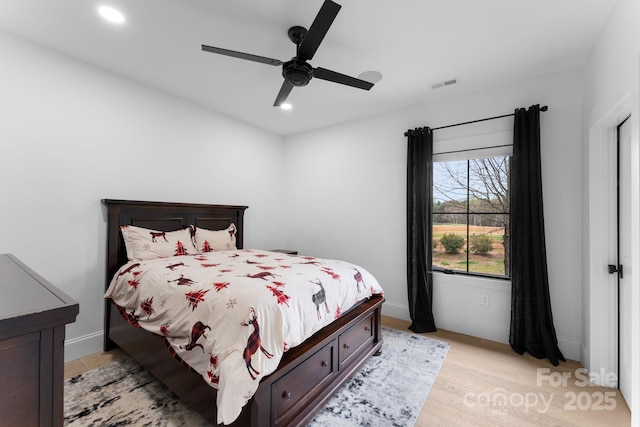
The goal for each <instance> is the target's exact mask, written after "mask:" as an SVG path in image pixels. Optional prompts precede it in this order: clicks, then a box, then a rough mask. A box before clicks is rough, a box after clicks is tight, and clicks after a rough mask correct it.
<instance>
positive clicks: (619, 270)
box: [609, 264, 623, 279]
mask: <svg viewBox="0 0 640 427" xmlns="http://www.w3.org/2000/svg"><path fill="white" fill-rule="evenodd" d="M615 273H618V277H620V278H621V279H622V278H623V277H622V264H620V265H618V266H617V267H616V266H615V265H613V264H609V274H615Z"/></svg>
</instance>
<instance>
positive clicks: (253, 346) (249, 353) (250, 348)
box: [241, 307, 273, 380]
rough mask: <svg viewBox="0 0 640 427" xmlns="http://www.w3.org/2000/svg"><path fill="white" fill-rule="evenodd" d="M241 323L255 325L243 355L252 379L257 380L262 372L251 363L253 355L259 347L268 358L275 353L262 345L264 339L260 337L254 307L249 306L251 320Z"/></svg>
mask: <svg viewBox="0 0 640 427" xmlns="http://www.w3.org/2000/svg"><path fill="white" fill-rule="evenodd" d="M241 325H242V326H249V325H253V332H252V333H251V335H249V338H248V339H247V346H246V347H245V348H244V352H243V355H244V362H245V363H246V365H247V372H249V375H251V379H252V380H255V379H256V375H260V372H259V371H257V370H256V369H255V368H254V367H253V366H252V365H251V358H252V357H253V355H254V354H255V353H256V352H257V351H258V349H260V351H262V353H263V354H264V355H265V356H267V359H271V358H272V357H273V354H271V353H269V352H268V351H267V350H265V349H264V347H262V340H261V339H260V325H258V317H257V316H256V311H255V310H254V309H253V307H249V321H248V322H247V323H245V322H242V323H241ZM254 374H255V375H254Z"/></svg>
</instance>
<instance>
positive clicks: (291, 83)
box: [202, 0, 374, 107]
mask: <svg viewBox="0 0 640 427" xmlns="http://www.w3.org/2000/svg"><path fill="white" fill-rule="evenodd" d="M340 8H341V6H340V5H339V4H337V3H335V2H333V1H331V0H325V2H324V3H323V5H322V7H321V8H320V11H319V12H318V15H317V16H316V18H315V19H314V20H313V23H312V24H311V27H309V30H307V29H306V28H304V27H301V26H298V25H296V26H293V27H291V28H289V30H288V32H287V34H288V36H289V40H291V41H292V42H293V43H294V44H295V45H296V56H294V57H293V58H292V59H291V60H289V61H286V62H285V61H280V60H278V59H273V58H267V57H264V56H258V55H253V54H250V53H244V52H237V51H234V50H229V49H223V48H219V47H214V46H207V45H202V50H203V51H205V52H211V53H217V54H220V55H226V56H231V57H234V58H239V59H245V60H247V61H254V62H259V63H262V64H266V65H273V66H280V65H281V66H282V77H283V78H284V81H283V82H282V86H281V87H280V91H279V92H278V95H277V96H276V101H275V102H274V104H273V106H274V107H279V106H280V105H281V104H283V103H284V101H285V100H286V99H287V97H288V96H289V93H291V90H292V89H293V88H294V87H302V86H306V85H307V84H309V82H310V81H311V79H312V78H314V77H315V78H317V79H321V80H326V81H330V82H333V83H338V84H342V85H345V86H351V87H355V88H358V89H364V90H369V89H371V88H372V87H373V85H374V84H373V83H371V82H368V81H365V80H362V79H359V78H355V77H350V76H347V75H345V74H341V73H338V72H335V71H331V70H327V69H325V68H320V67H317V68H313V67H312V66H311V65H310V64H309V63H308V62H307V61H309V60H311V59H312V58H313V55H315V53H316V51H317V50H318V47H319V46H320V43H321V42H322V40H323V39H324V36H325V35H326V34H327V31H329V27H331V24H332V23H333V20H334V19H335V18H336V16H337V15H338V12H339V11H340Z"/></svg>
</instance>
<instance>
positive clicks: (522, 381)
mask: <svg viewBox="0 0 640 427" xmlns="http://www.w3.org/2000/svg"><path fill="white" fill-rule="evenodd" d="M382 324H383V325H385V326H387V327H390V328H396V329H400V330H404V331H407V332H409V331H408V330H407V327H408V326H409V322H406V321H404V320H398V319H394V318H392V317H387V316H382ZM422 335H425V336H428V337H431V338H435V339H439V340H441V341H446V342H448V343H450V345H451V346H450V348H449V352H448V354H447V357H446V358H445V361H444V364H443V365H442V368H441V369H440V373H439V374H438V377H437V378H436V381H435V383H434V385H433V388H432V389H431V393H430V394H429V397H428V399H427V402H426V403H425V405H424V407H423V408H422V413H421V414H420V417H419V418H418V421H417V423H416V426H417V427H427V426H428V427H433V426H448V427H449V426H469V427H481V426H509V427H513V426H518V427H520V426H532V427H533V426H535V427H538V426H579V427H587V426H593V427H595V426H608V427H623V426H629V425H630V424H631V413H630V411H629V408H628V406H627V404H626V403H625V401H624V398H623V397H622V395H621V394H620V392H619V391H618V390H615V389H610V388H604V387H596V386H588V385H586V384H584V383H585V381H584V380H583V378H584V376H583V374H582V371H580V370H579V369H580V368H581V367H580V364H579V363H578V362H575V361H568V362H566V363H561V364H560V366H557V367H554V366H552V365H551V364H550V363H549V361H548V360H538V359H535V358H533V357H531V356H529V355H527V354H525V355H524V356H520V355H518V354H516V353H514V352H513V350H511V348H510V347H509V346H508V345H506V344H500V343H496V342H492V341H487V340H483V339H480V338H474V337H470V336H467V335H462V334H458V333H454V332H448V331H443V330H440V331H438V332H435V333H429V334H422ZM122 357H124V354H123V353H122V352H121V351H119V350H115V351H112V352H108V353H95V354H92V355H89V356H86V357H84V358H82V359H78V360H74V361H71V362H69V363H67V364H65V378H69V377H72V376H74V375H78V374H81V373H83V372H86V371H89V370H91V369H94V368H97V367H99V366H101V365H104V364H106V363H109V362H111V361H113V360H116V359H118V358H122ZM563 378H564V380H563ZM563 383H564V384H563ZM410 386H411V384H407V387H410Z"/></svg>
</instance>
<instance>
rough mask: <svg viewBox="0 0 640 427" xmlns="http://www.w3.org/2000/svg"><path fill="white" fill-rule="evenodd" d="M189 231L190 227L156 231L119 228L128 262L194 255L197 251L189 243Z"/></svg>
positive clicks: (129, 227) (131, 227) (130, 227)
mask: <svg viewBox="0 0 640 427" xmlns="http://www.w3.org/2000/svg"><path fill="white" fill-rule="evenodd" d="M191 230H192V229H191V227H189V228H185V229H182V230H176V231H158V230H151V229H148V228H142V227H136V226H134V225H123V226H120V232H121V233H122V237H123V238H124V244H125V246H126V248H127V258H129V261H134V260H135V261H143V260H146V259H155V258H168V257H172V256H178V255H195V254H197V253H198V251H197V250H196V248H195V247H194V246H193V242H192V241H191Z"/></svg>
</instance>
